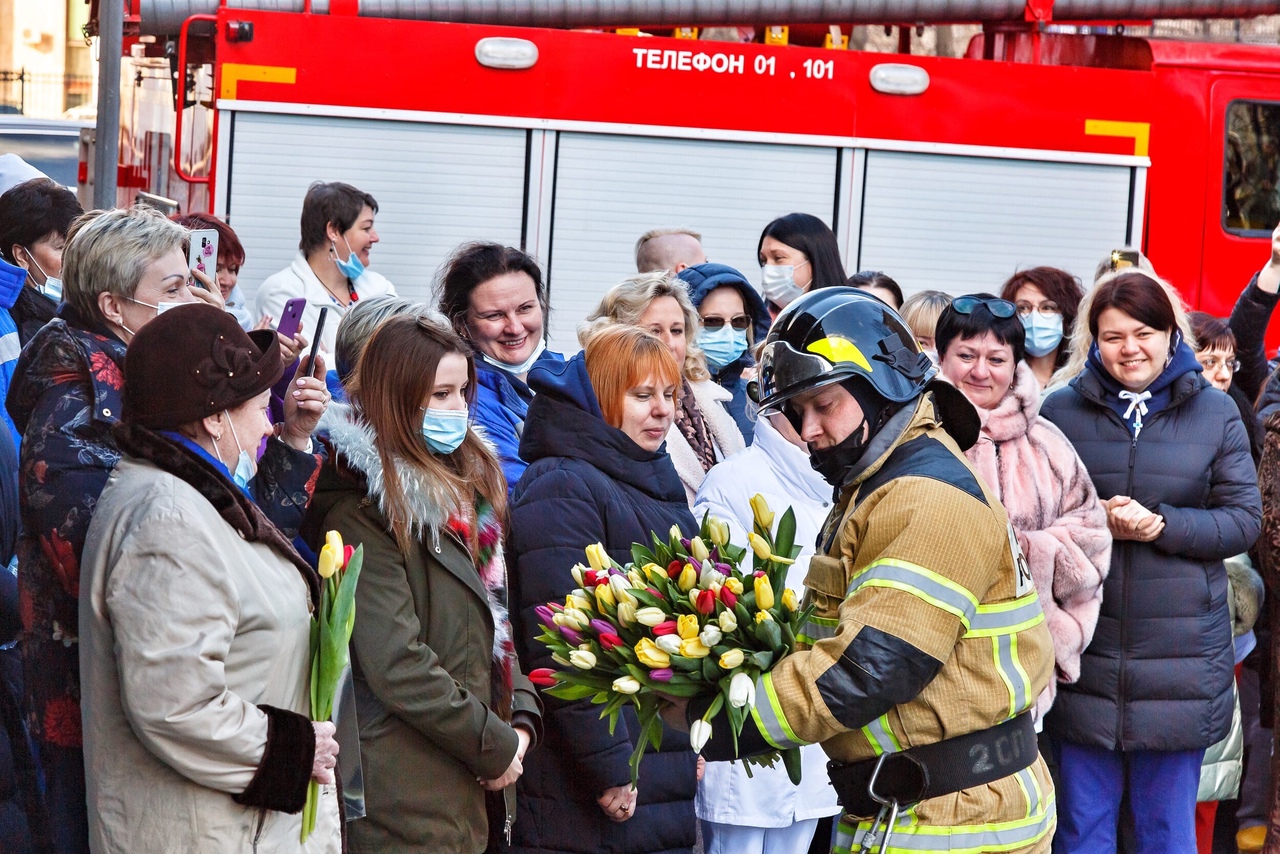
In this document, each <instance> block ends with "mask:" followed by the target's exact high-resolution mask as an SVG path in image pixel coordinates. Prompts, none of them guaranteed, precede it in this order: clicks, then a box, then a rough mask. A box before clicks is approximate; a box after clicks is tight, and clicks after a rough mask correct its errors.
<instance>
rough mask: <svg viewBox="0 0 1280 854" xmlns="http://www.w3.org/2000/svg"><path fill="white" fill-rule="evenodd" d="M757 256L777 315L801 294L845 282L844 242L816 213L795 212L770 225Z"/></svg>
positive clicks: (764, 233)
mask: <svg viewBox="0 0 1280 854" xmlns="http://www.w3.org/2000/svg"><path fill="white" fill-rule="evenodd" d="M756 256H757V257H758V258H759V259H760V275H761V278H762V280H763V287H762V290H763V292H764V298H765V300H766V302H768V303H769V310H770V311H771V312H773V313H774V314H775V315H776V314H777V313H778V312H779V311H781V310H782V309H784V308H786V307H787V306H788V305H790V304H791V301H792V300H794V299H795V298H796V297H798V296H800V295H801V294H804V293H808V292H809V291H811V290H814V289H815V288H831V287H836V286H838V285H843V284H845V278H846V276H845V272H844V262H843V261H841V260H840V244H839V243H838V242H837V241H836V236H835V234H834V233H833V232H832V231H831V229H830V228H828V227H827V224H826V223H824V222H823V221H822V220H820V219H818V218H817V217H816V216H813V215H812V214H806V213H791V214H787V215H786V216H780V217H778V218H777V219H775V220H774V221H773V222H771V223H769V224H768V225H766V226H765V227H764V231H762V232H760V242H759V243H758V244H756Z"/></svg>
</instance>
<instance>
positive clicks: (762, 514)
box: [751, 492, 773, 531]
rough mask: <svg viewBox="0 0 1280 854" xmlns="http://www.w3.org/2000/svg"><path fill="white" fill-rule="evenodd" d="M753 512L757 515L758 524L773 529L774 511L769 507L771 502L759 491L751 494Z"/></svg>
mask: <svg viewBox="0 0 1280 854" xmlns="http://www.w3.org/2000/svg"><path fill="white" fill-rule="evenodd" d="M751 512H752V514H753V515H754V516H755V517H756V524H757V525H759V526H760V527H761V528H763V529H764V530H766V531H772V530H773V511H772V510H770V509H769V502H768V501H765V500H764V496H763V495H761V494H760V493H758V492H757V493H756V494H755V495H753V496H751Z"/></svg>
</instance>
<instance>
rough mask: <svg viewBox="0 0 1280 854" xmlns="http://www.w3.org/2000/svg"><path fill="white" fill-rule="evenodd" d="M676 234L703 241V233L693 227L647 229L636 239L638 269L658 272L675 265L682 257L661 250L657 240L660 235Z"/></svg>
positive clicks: (699, 241) (638, 270) (645, 271)
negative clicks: (675, 256) (674, 256)
mask: <svg viewBox="0 0 1280 854" xmlns="http://www.w3.org/2000/svg"><path fill="white" fill-rule="evenodd" d="M675 234H683V235H685V236H686V237H692V238H693V239H694V240H696V241H698V243H699V244H701V243H702V235H701V234H699V233H698V232H696V231H694V230H693V229H691V228H655V229H651V230H649V231H646V232H645V233H644V234H642V235H640V239H639V240H637V241H636V271H637V272H640V273H656V272H658V271H660V270H670V269H672V268H673V267H675V265H676V263H677V262H679V261H680V260H681V259H679V258H672V257H671V253H670V252H666V253H663V252H660V251H659V245H658V244H657V243H656V242H655V241H657V239H658V238H660V237H670V236H672V235H675Z"/></svg>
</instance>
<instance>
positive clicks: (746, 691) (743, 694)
mask: <svg viewBox="0 0 1280 854" xmlns="http://www.w3.org/2000/svg"><path fill="white" fill-rule="evenodd" d="M755 704H756V683H755V680H754V679H752V678H751V677H750V676H748V675H747V674H745V673H735V674H733V679H732V680H730V682H729V705H731V706H733V707H734V708H735V709H741V708H742V707H743V706H748V707H750V706H754V705H755Z"/></svg>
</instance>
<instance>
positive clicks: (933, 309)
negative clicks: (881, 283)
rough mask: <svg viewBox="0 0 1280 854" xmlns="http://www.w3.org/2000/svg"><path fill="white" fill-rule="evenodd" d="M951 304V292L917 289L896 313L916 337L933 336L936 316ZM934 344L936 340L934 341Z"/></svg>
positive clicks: (935, 327) (936, 324)
mask: <svg viewBox="0 0 1280 854" xmlns="http://www.w3.org/2000/svg"><path fill="white" fill-rule="evenodd" d="M949 305H951V294H948V293H944V292H943V291H917V292H916V293H914V294H912V295H911V296H909V297H907V299H906V300H905V301H904V302H903V303H902V308H901V309H900V310H899V311H898V314H899V315H900V316H901V317H902V319H903V320H905V321H906V323H907V326H909V327H911V332H912V334H914V335H915V336H916V337H917V338H933V337H935V336H934V334H933V333H934V331H935V330H936V329H937V328H938V318H939V317H941V316H942V311H943V309H945V308H946V307H947V306H949ZM934 343H935V345H936V344H937V342H936V341H935V342H934Z"/></svg>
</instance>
